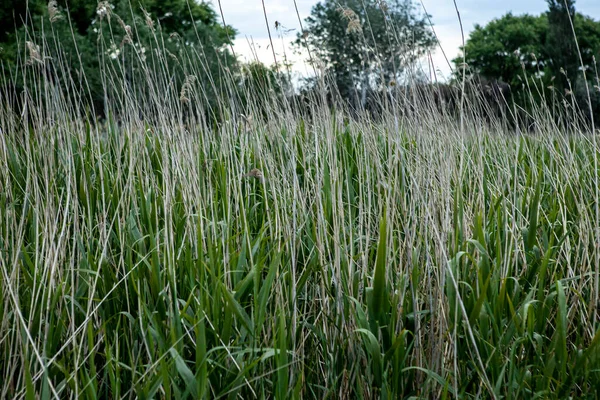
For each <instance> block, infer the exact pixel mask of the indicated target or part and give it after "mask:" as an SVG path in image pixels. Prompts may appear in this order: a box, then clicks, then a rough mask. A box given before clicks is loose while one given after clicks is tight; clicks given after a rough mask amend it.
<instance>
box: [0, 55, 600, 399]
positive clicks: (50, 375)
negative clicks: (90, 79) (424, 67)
mask: <svg viewBox="0 0 600 400" xmlns="http://www.w3.org/2000/svg"><path fill="white" fill-rule="evenodd" d="M31 68H32V67H31V66H23V70H24V71H30V69H31ZM27 73H29V72H27ZM107 74H110V71H109V72H107ZM108 78H110V76H108ZM36 79H37V80H36V81H35V82H37V84H38V85H39V86H36V87H35V88H32V91H34V92H35V93H39V94H45V95H46V96H47V97H43V96H41V95H40V96H39V97H36V96H31V98H30V99H29V100H28V103H27V104H28V106H29V110H28V112H27V113H17V111H16V110H14V109H12V108H11V105H9V104H4V105H2V108H1V109H0V128H1V129H2V134H0V166H2V167H1V168H0V273H1V276H0V397H1V398H26V399H35V398H41V399H46V398H60V399H62V398H102V399H117V398H142V399H149V398H169V399H171V398H173V399H179V398H232V399H233V398H243V399H246V398H278V399H285V398H293V399H296V398H305V399H310V398H319V399H320V398H365V399H371V398H382V399H397V398H410V397H418V398H440V399H442V398H446V399H451V398H465V399H466V398H498V399H499V398H507V399H521V398H567V397H572V398H597V397H598V393H600V310H598V307H599V306H600V293H599V291H600V231H599V229H600V213H599V209H598V207H599V205H598V200H599V189H598V174H599V172H600V171H599V166H598V160H597V159H598V146H597V143H596V138H595V137H594V136H593V135H591V134H590V131H586V130H585V129H584V128H581V129H578V128H577V127H575V128H573V129H572V132H569V133H568V134H567V133H566V132H565V131H564V130H563V129H561V128H559V127H558V126H557V125H555V124H554V122H553V120H552V118H549V117H548V118H546V119H542V120H541V121H538V123H537V124H536V126H535V129H534V130H533V131H532V132H529V133H527V134H524V133H518V131H515V130H514V129H513V130H510V131H509V129H508V128H507V127H506V126H504V125H503V124H500V123H498V122H497V121H496V122H494V121H492V123H489V121H487V122H486V121H485V120H484V118H483V117H478V115H477V113H474V112H473V113H469V112H466V111H465V112H464V113H463V120H462V121H458V120H456V118H452V117H450V116H449V115H445V114H443V113H439V112H435V111H433V110H431V109H428V108H427V106H426V105H425V106H423V107H421V108H420V109H419V110H421V111H419V112H417V113H415V114H413V115H403V116H401V115H397V114H395V113H394V112H393V110H394V108H393V107H392V108H390V109H388V112H387V113H386V114H384V117H383V118H382V119H378V120H376V121H375V120H372V119H369V118H367V117H362V118H348V115H347V113H345V112H344V111H337V112H333V111H331V110H330V109H329V108H328V107H326V106H323V105H321V106H315V107H313V110H312V115H311V116H305V115H302V114H300V113H293V112H291V111H290V109H289V108H286V107H285V105H283V106H281V107H280V108H272V109H269V118H268V119H266V120H263V119H261V118H258V117H257V118H256V119H255V120H254V121H253V122H252V123H250V122H249V121H246V122H240V119H239V118H236V119H234V118H232V119H231V121H229V122H226V123H223V124H220V125H218V126H217V125H215V124H209V123H207V122H205V120H204V119H202V118H191V119H190V115H196V114H193V113H190V112H187V113H186V107H194V105H195V104H200V103H201V102H202V95H201V94H198V93H194V91H193V89H192V88H191V86H190V87H188V88H187V92H186V93H185V94H186V96H185V97H186V99H185V100H186V101H180V100H181V99H180V97H183V90H182V89H181V87H180V88H171V89H169V90H170V91H169V90H166V89H165V90H166V91H161V90H158V89H156V88H154V89H156V90H154V89H153V90H149V92H151V93H161V96H158V95H155V97H152V98H150V99H145V101H144V103H134V100H135V99H133V96H132V98H127V96H124V98H126V100H125V101H124V103H118V104H117V103H115V104H112V105H111V106H112V107H113V108H115V109H116V108H119V107H121V105H122V104H125V105H126V107H125V111H124V112H123V113H122V115H121V118H120V119H119V121H118V122H115V120H114V119H111V118H109V119H108V120H107V121H104V122H101V123H97V122H96V121H94V120H93V119H92V118H89V117H86V116H85V113H84V112H83V111H80V110H78V109H77V108H75V107H70V106H67V104H71V103H70V102H69V101H70V100H69V94H71V96H72V97H73V98H76V97H77V96H76V95H74V94H73V93H72V92H71V90H72V89H70V88H68V87H60V86H58V84H57V83H56V82H55V81H49V80H46V79H44V78H43V76H39V75H38V76H37V78H36ZM107 80H110V79H107ZM165 81H167V80H166V79H165ZM186 82H188V81H187V80H186ZM142 83H144V84H147V85H161V79H155V78H154V77H153V76H150V77H149V78H148V79H147V80H146V81H144V82H142ZM184 85H185V84H184ZM159 89H160V88H159ZM162 89H164V88H162ZM123 90H124V91H126V90H127V89H123ZM57 93H58V94H57ZM65 93H66V94H65ZM126 94H127V93H126ZM162 94H164V96H163V95H162ZM48 98H50V100H48ZM71 100H72V99H71ZM169 101H171V102H172V104H171V107H169V108H165V104H167V105H168V104H169V103H168V102H169ZM223 103H224V104H225V105H224V108H225V107H226V104H228V103H227V101H224V102H223ZM159 106H160V107H159ZM274 107H275V106H274ZM468 107H469V104H468V103H465V108H468ZM156 109H159V110H162V111H161V112H160V113H159V114H158V115H155V118H154V119H153V122H152V123H150V122H148V120H146V121H144V120H142V119H140V118H139V113H138V110H142V111H143V110H156ZM129 111H131V112H129ZM540 115H542V114H541V113H540ZM123 116H124V117H123ZM184 118H187V119H184ZM184 120H185V123H184ZM515 132H516V133H515ZM253 169H257V170H258V172H257V171H254V172H251V171H253Z"/></svg>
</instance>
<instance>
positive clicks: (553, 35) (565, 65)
mask: <svg viewBox="0 0 600 400" xmlns="http://www.w3.org/2000/svg"><path fill="white" fill-rule="evenodd" d="M547 1H548V13H547V18H548V36H547V40H546V49H545V50H546V55H547V56H548V60H549V62H548V67H549V70H550V71H552V74H553V76H554V77H555V82H554V85H555V86H557V88H558V89H560V90H564V89H568V88H569V87H570V84H569V82H571V83H572V84H573V85H574V84H575V80H576V79H577V71H578V67H579V59H578V57H577V44H576V43H575V38H574V37H573V29H572V28H571V21H572V20H575V19H576V15H575V1H574V0H547Z"/></svg>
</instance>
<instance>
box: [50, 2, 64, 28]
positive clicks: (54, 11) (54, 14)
mask: <svg viewBox="0 0 600 400" xmlns="http://www.w3.org/2000/svg"><path fill="white" fill-rule="evenodd" d="M48 16H49V17H50V22H52V23H54V22H56V21H58V20H59V19H61V18H62V15H60V11H58V3H57V2H56V0H50V1H49V2H48Z"/></svg>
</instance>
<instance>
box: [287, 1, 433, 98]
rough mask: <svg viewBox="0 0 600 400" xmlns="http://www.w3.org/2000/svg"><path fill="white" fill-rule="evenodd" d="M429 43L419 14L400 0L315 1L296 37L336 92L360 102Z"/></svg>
mask: <svg viewBox="0 0 600 400" xmlns="http://www.w3.org/2000/svg"><path fill="white" fill-rule="evenodd" d="M434 43H435V42H434V36H433V34H432V32H431V31H430V30H429V29H428V26H427V23H426V19H425V17H424V16H419V15H418V14H417V12H416V10H415V7H414V6H413V4H412V3H411V2H410V1H400V0H392V1H387V2H384V1H382V0H344V1H335V0H324V1H321V2H319V3H317V4H316V5H315V6H314V7H313V8H312V11H311V14H310V16H309V17H308V18H307V19H306V24H305V26H304V32H301V33H299V34H298V38H297V40H296V44H297V45H298V46H300V47H303V48H306V49H308V50H309V51H310V54H311V55H312V56H313V58H314V59H316V60H318V61H319V62H321V63H322V64H321V68H322V69H324V71H325V73H326V74H329V75H330V76H331V77H332V80H333V81H334V82H335V83H336V86H337V89H338V90H339V92H340V94H341V96H342V97H343V98H346V99H347V100H348V101H349V102H350V103H351V104H354V105H359V104H360V105H362V106H364V104H365V100H366V99H365V97H366V93H367V91H369V90H372V89H373V88H376V87H378V86H379V85H381V84H387V83H389V82H390V81H392V80H395V79H397V78H398V77H399V76H400V75H401V74H402V72H403V71H404V69H405V68H406V67H407V66H408V65H410V64H412V63H413V62H414V61H415V60H417V59H418V58H419V57H421V56H422V55H423V54H425V53H426V52H427V51H428V50H429V49H431V48H432V47H433V46H434Z"/></svg>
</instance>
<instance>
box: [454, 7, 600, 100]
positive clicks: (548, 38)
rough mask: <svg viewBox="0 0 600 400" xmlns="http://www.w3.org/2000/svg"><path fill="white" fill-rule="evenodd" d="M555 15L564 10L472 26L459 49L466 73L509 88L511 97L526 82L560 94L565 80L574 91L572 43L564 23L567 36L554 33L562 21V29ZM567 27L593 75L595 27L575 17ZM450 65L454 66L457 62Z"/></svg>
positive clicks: (597, 45)
mask: <svg viewBox="0 0 600 400" xmlns="http://www.w3.org/2000/svg"><path fill="white" fill-rule="evenodd" d="M557 3H561V4H562V3H563V2H562V1H558V2H557ZM561 12H562V13H564V12H565V10H562V11H561V10H559V11H549V12H547V13H544V14H541V15H539V16H532V15H527V14H525V15H520V16H515V15H513V14H511V13H508V14H506V15H504V16H503V17H501V18H498V19H494V20H492V21H491V22H489V23H488V24H487V25H486V26H481V25H475V29H474V30H473V32H472V33H471V34H470V36H469V39H468V40H467V42H466V44H465V46H464V48H461V51H462V52H463V53H465V54H466V63H467V65H468V70H469V71H470V73H473V74H477V75H480V76H483V77H485V78H488V79H494V80H501V81H504V82H506V83H509V84H510V85H511V86H512V88H513V92H514V91H519V90H521V89H522V88H523V87H524V86H525V81H526V80H527V79H530V78H536V79H537V78H539V79H542V80H543V81H544V83H545V84H546V85H552V84H556V86H557V87H558V88H560V89H566V85H567V79H568V81H569V82H570V84H571V85H575V83H576V81H577V79H578V76H579V74H580V72H581V66H580V62H579V57H578V55H577V52H576V48H575V44H574V40H573V42H570V39H569V37H571V38H572V37H573V35H572V32H571V27H570V22H569V21H568V20H567V23H568V24H569V28H568V32H567V30H566V29H567V28H566V27H565V26H564V25H563V26H562V27H561V28H560V29H559V28H558V27H557V26H556V23H555V22H553V21H555V20H560V18H563V20H562V23H563V24H564V23H565V21H564V18H565V17H564V15H562V14H561V16H560V18H559V17H557V16H555V15H554V14H553V13H561ZM568 12H569V13H570V12H573V11H572V10H568ZM573 25H574V30H575V34H576V36H577V41H578V43H579V47H580V50H581V55H582V59H583V64H584V67H585V70H586V72H593V71H595V66H594V57H595V58H596V59H600V22H599V21H595V20H594V19H592V18H590V17H588V16H585V15H582V14H578V13H576V14H573ZM453 61H454V63H455V64H456V65H457V66H460V65H462V63H463V57H462V56H459V57H457V58H455V59H454V60H453ZM460 71H462V69H461V68H457V73H460ZM561 71H562V72H561ZM563 77H564V81H563ZM555 81H556V82H555ZM563 82H564V83H563Z"/></svg>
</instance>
